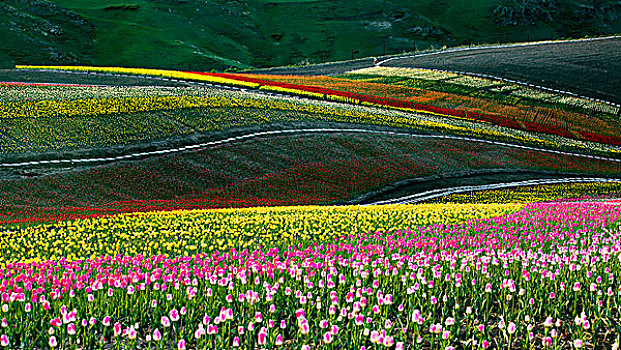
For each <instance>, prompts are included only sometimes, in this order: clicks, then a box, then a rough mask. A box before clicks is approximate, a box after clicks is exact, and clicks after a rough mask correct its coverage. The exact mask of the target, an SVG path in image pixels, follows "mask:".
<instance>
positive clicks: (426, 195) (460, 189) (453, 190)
mask: <svg viewBox="0 0 621 350" xmlns="http://www.w3.org/2000/svg"><path fill="white" fill-rule="evenodd" d="M589 182H592V183H595V182H616V183H621V179H611V178H597V177H578V178H565V179H533V180H525V181H516V182H502V183H495V184H486V185H478V186H455V187H450V188H440V189H435V190H430V191H425V192H421V193H416V194H412V195H408V196H404V197H400V198H394V199H387V200H382V201H377V202H373V203H371V204H370V205H385V204H411V203H419V202H423V201H426V200H429V199H434V198H439V197H444V196H448V195H451V194H457V193H466V192H477V191H487V190H497V189H502V188H512V187H525V186H536V185H555V184H572V183H589Z"/></svg>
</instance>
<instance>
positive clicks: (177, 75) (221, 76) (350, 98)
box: [18, 66, 621, 145]
mask: <svg viewBox="0 0 621 350" xmlns="http://www.w3.org/2000/svg"><path fill="white" fill-rule="evenodd" d="M18 68H19V69H43V70H54V71H75V72H77V73H82V74H84V73H87V74H92V73H95V74H99V73H104V74H108V75H112V76H116V75H117V74H129V75H128V76H131V75H134V76H136V75H138V76H144V75H147V76H149V75H150V76H152V77H153V78H155V79H160V80H164V81H173V82H189V81H198V84H202V85H212V86H228V88H230V89H241V91H249V90H250V91H253V92H261V93H263V94H265V95H268V96H283V95H289V96H297V97H298V98H310V99H314V100H327V101H333V102H339V103H346V104H355V105H366V106H371V107H382V108H391V109H397V110H402V111H407V112H413V113H421V114H428V115H435V116H441V117H448V118H457V119H465V120H471V121H475V122H491V123H492V124H494V125H499V126H504V127H508V128H511V129H516V130H525V131H533V132H540V133H545V134H549V135H556V136H561V137H566V138H571V139H582V140H587V141H592V142H599V143H604V144H611V145H621V138H619V137H616V136H604V135H599V134H591V133H586V134H581V136H579V137H578V136H576V135H574V134H572V133H571V132H568V131H567V130H565V129H563V128H551V127H550V126H548V125H545V124H540V123H535V122H533V123H529V124H528V125H524V124H520V123H517V122H515V121H514V120H512V119H510V118H498V117H497V116H493V115H488V114H487V113H474V112H466V111H463V110H459V109H454V108H439V107H434V106H429V105H424V104H418V103H412V101H408V100H403V99H398V98H393V97H384V96H375V95H369V94H361V93H356V92H349V91H340V90H336V89H331V88H323V87H317V86H312V85H300V84H291V83H282V82H277V81H271V80H266V79H257V78H254V77H249V76H243V75H237V74H227V73H201V72H185V71H170V70H151V69H139V68H122V67H88V66H84V67H81V66H76V67H72V66H18Z"/></svg>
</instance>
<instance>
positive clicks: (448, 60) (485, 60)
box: [378, 36, 621, 104]
mask: <svg viewBox="0 0 621 350" xmlns="http://www.w3.org/2000/svg"><path fill="white" fill-rule="evenodd" d="M553 44H554V43H552V42H551V43H546V42H544V43H539V44H536V43H534V44H530V45H526V44H525V45H513V46H512V45H499V46H490V47H483V48H474V49H471V50H466V49H459V50H454V51H450V50H446V51H444V52H438V53H429V54H420V55H408V56H399V57H392V58H389V59H386V60H383V61H381V62H379V63H378V64H380V65H383V66H391V67H410V68H411V67H417V68H431V69H440V70H447V71H448V70H450V71H456V72H462V73H464V72H469V73H468V74H472V75H474V74H481V75H478V76H486V77H490V78H498V77H503V78H505V79H510V80H512V81H513V82H514V83H521V82H527V83H528V84H532V86H531V85H528V86H531V87H539V88H543V87H544V86H545V87H546V88H545V90H546V91H554V92H557V91H558V92H563V93H564V92H568V91H573V92H574V93H577V94H578V95H580V96H581V97H583V98H589V97H590V98H591V99H594V100H596V101H597V100H599V101H600V102H601V101H612V102H613V103H615V104H619V103H621V75H620V74H621V66H620V65H619V60H618V59H617V57H618V56H619V53H620V52H621V36H613V37H607V38H598V39H587V40H576V41H563V42H558V43H556V44H555V45H553ZM498 62H502V64H498ZM521 84H524V83H521Z"/></svg>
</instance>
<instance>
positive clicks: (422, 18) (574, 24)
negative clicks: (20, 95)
mask: <svg viewBox="0 0 621 350" xmlns="http://www.w3.org/2000/svg"><path fill="white" fill-rule="evenodd" d="M0 18H2V22H0V30H2V33H3V34H2V36H1V37H0V67H10V66H12V65H13V64H40V63H80V64H95V65H120V66H140V67H158V68H177V69H192V70H209V69H218V70H223V69H226V68H249V67H270V66H282V65H289V64H302V63H307V62H308V63H319V62H324V61H335V60H344V59H351V58H352V57H354V58H357V57H365V56H376V55H383V54H393V53H401V52H404V51H414V50H416V49H418V50H422V49H428V48H430V47H440V46H443V45H447V46H454V45H464V44H470V43H473V44H475V43H495V42H510V41H528V40H542V39H552V38H560V37H582V36H584V35H600V34H607V33H618V32H621V3H619V2H618V1H616V0H615V1H611V0H576V1H566V0H476V1H466V0H420V1H407V0H391V1H386V0H383V1H380V0H336V1H335V0H333V1H327V0H244V1H242V0H209V1H199V0H132V1H131V2H127V3H125V2H122V1H118V0H115V1H111V0H53V1H43V0H29V1H24V0H4V1H3V2H2V3H0Z"/></svg>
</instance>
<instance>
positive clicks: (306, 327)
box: [300, 322, 310, 334]
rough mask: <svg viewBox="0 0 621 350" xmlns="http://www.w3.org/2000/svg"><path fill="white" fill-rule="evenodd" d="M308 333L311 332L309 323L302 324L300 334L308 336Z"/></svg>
mask: <svg viewBox="0 0 621 350" xmlns="http://www.w3.org/2000/svg"><path fill="white" fill-rule="evenodd" d="M308 332H310V326H309V324H308V322H304V323H302V324H301V325H300V333H302V334H308Z"/></svg>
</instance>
